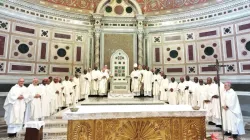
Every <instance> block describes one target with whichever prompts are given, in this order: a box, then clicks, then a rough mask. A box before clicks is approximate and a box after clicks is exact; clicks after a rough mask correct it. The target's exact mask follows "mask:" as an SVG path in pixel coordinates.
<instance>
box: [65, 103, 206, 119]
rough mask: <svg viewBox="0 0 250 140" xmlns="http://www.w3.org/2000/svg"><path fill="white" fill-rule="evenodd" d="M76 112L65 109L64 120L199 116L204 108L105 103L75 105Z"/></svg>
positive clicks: (203, 112)
mask: <svg viewBox="0 0 250 140" xmlns="http://www.w3.org/2000/svg"><path fill="white" fill-rule="evenodd" d="M77 108H79V110H78V112H70V110H67V111H66V112H65V113H64V114H63V119H65V120H92V119H115V118H146V117H200V116H205V115H206V111H205V110H198V111H197V110H193V109H192V107H191V106H188V105H105V106H99V105H95V106H77Z"/></svg>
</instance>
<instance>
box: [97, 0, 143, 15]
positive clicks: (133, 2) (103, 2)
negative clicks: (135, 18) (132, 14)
mask: <svg viewBox="0 0 250 140" xmlns="http://www.w3.org/2000/svg"><path fill="white" fill-rule="evenodd" d="M109 1H110V0H102V1H101V2H100V3H99V4H98V6H97V8H96V11H95V13H96V14H100V12H101V9H102V7H103V6H105V5H106V4H107V3H108V2H109ZM128 1H129V2H131V3H132V4H133V6H134V7H135V8H136V10H137V11H138V14H139V15H142V10H141V7H140V5H139V4H138V3H137V1H136V0H128Z"/></svg>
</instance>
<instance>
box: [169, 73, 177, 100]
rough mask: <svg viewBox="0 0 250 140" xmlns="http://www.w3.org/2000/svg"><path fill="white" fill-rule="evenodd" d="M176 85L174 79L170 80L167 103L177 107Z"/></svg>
mask: <svg viewBox="0 0 250 140" xmlns="http://www.w3.org/2000/svg"><path fill="white" fill-rule="evenodd" d="M177 87H178V83H177V82H176V81H175V78H174V77H172V78H171V82H170V83H169V84H168V91H167V95H168V103H169V104H170V105H177V104H178V98H177V97H178V96H177V95H178V93H177Z"/></svg>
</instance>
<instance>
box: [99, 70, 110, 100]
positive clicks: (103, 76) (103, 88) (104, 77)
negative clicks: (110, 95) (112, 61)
mask: <svg viewBox="0 0 250 140" xmlns="http://www.w3.org/2000/svg"><path fill="white" fill-rule="evenodd" d="M108 79H109V74H108V73H107V72H106V71H105V69H102V71H101V73H100V82H99V95H101V96H103V95H107V87H108Z"/></svg>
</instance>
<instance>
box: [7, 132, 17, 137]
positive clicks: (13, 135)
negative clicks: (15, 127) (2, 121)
mask: <svg viewBox="0 0 250 140" xmlns="http://www.w3.org/2000/svg"><path fill="white" fill-rule="evenodd" d="M8 137H9V138H14V137H16V133H10V134H8Z"/></svg>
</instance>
